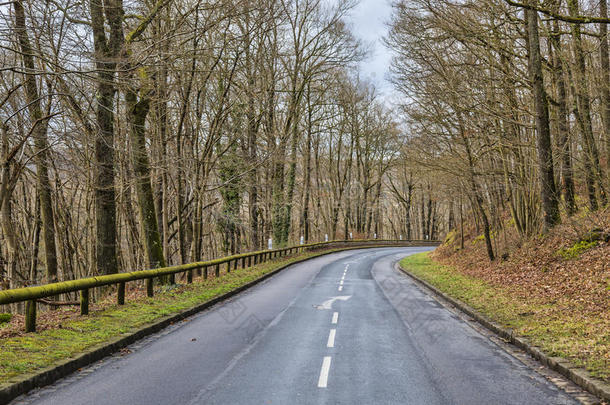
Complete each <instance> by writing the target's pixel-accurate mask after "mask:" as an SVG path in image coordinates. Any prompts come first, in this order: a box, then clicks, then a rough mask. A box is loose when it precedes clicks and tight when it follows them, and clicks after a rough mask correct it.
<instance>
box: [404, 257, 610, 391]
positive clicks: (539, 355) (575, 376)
mask: <svg viewBox="0 0 610 405" xmlns="http://www.w3.org/2000/svg"><path fill="white" fill-rule="evenodd" d="M396 267H397V269H399V270H400V271H401V272H402V273H404V274H405V275H407V276H408V277H410V278H411V279H412V280H413V281H414V282H415V283H416V284H417V285H418V286H420V287H423V288H424V289H427V290H429V291H431V292H432V293H434V295H436V296H438V297H440V298H442V299H443V300H445V301H446V302H448V303H449V304H451V305H452V306H454V307H455V308H457V309H458V310H460V311H462V312H463V313H465V314H466V315H468V316H469V317H471V318H473V319H474V320H475V321H476V322H478V323H479V324H481V325H482V326H484V327H485V328H487V329H488V330H490V331H491V332H493V333H495V334H496V335H498V337H500V338H501V339H503V340H504V341H508V342H509V343H512V344H513V345H515V346H516V347H518V348H519V349H521V350H523V351H524V352H526V353H527V354H529V355H530V356H532V357H533V358H534V359H536V360H538V361H539V362H540V363H542V364H544V365H545V366H547V367H548V368H550V369H552V370H554V371H557V372H558V373H560V374H561V375H563V376H564V377H566V378H567V379H569V380H570V381H572V382H573V383H575V384H576V385H578V386H579V387H581V388H583V389H585V390H587V391H588V392H590V393H591V394H593V395H595V396H597V397H599V398H601V400H602V401H610V384H608V383H606V382H604V381H601V380H598V379H595V378H593V377H591V376H590V375H589V373H588V372H587V371H586V370H585V369H584V368H582V367H577V366H575V365H574V364H572V363H570V362H569V361H568V360H566V359H564V358H562V357H551V356H547V355H546V354H545V353H544V352H542V351H541V350H540V349H539V348H538V347H536V346H533V345H531V344H530V343H529V342H528V341H527V339H525V338H523V337H520V336H516V335H515V334H514V332H513V331H512V330H511V329H507V328H504V327H502V326H500V325H498V324H497V323H495V322H493V321H491V320H490V319H488V318H487V317H486V316H484V315H482V314H480V313H478V312H477V311H475V310H474V309H473V308H471V307H470V306H468V305H467V304H465V303H463V302H462V301H460V300H457V299H455V298H453V297H450V296H449V295H447V294H445V293H444V292H443V291H441V290H439V289H438V288H436V287H435V286H433V285H432V284H430V283H428V282H427V281H425V280H423V279H421V278H420V277H418V276H416V275H414V274H412V273H410V272H409V270H407V269H405V268H403V267H402V266H401V265H400V264H399V263H397V264H396ZM435 298H436V297H435Z"/></svg>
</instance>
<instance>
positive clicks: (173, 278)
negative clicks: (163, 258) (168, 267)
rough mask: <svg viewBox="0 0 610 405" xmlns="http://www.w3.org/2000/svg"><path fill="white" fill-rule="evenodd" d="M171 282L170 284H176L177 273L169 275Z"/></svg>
mask: <svg viewBox="0 0 610 405" xmlns="http://www.w3.org/2000/svg"><path fill="white" fill-rule="evenodd" d="M169 284H170V285H174V284H176V273H172V274H170V275H169Z"/></svg>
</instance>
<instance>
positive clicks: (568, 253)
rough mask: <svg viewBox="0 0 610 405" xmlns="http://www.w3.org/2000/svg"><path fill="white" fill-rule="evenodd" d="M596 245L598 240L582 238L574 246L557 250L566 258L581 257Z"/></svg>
mask: <svg viewBox="0 0 610 405" xmlns="http://www.w3.org/2000/svg"><path fill="white" fill-rule="evenodd" d="M596 246H597V242H596V241H586V240H581V241H580V242H577V243H576V244H574V246H572V247H569V248H564V249H559V250H558V251H557V254H558V255H559V256H561V257H563V258H564V259H566V260H572V259H577V258H578V257H580V255H581V254H583V253H584V252H586V251H587V250H589V249H592V248H594V247H596Z"/></svg>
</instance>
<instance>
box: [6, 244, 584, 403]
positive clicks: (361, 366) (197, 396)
mask: <svg viewBox="0 0 610 405" xmlns="http://www.w3.org/2000/svg"><path fill="white" fill-rule="evenodd" d="M428 249H429V248H378V249H366V250H354V251H349V252H341V253H335V254H332V255H328V256H322V257H319V258H316V259H312V260H310V261H307V262H304V263H301V264H296V265H293V266H291V268H289V269H286V270H285V271H283V272H281V273H279V274H278V275H276V276H274V277H272V278H270V279H268V280H267V281H265V282H263V283H261V284H259V285H257V286H256V287H254V288H252V289H250V290H248V291H246V292H244V293H242V294H240V295H238V296H236V297H235V298H234V299H232V300H230V301H228V302H225V303H223V304H219V305H217V306H215V307H213V308H211V309H210V310H208V311H205V312H203V313H201V314H199V315H197V316H194V317H192V318H190V319H189V320H187V321H185V322H181V323H180V324H179V325H175V326H173V327H171V328H168V329H166V330H164V331H163V332H162V333H159V334H157V335H154V336H151V337H150V338H148V339H145V340H143V341H141V342H139V343H138V344H136V345H133V346H131V347H130V348H129V349H130V350H129V352H128V353H123V354H117V355H116V356H112V357H110V358H108V359H106V360H104V361H102V362H99V363H97V364H95V365H93V366H91V367H89V368H87V369H84V370H82V371H81V372H79V373H76V374H74V375H72V376H70V377H68V378H66V379H64V380H61V381H59V382H58V383H56V384H54V385H52V386H50V387H47V388H44V389H42V390H39V391H34V392H32V393H30V394H29V395H28V396H24V397H21V398H18V399H17V400H15V401H14V403H19V404H58V405H66V404H87V405H91V404H94V405H97V404H108V405H117V404H143V405H144V404H146V405H151V404H355V403H361V404H426V405H433V404H469V405H474V404H577V403H578V402H577V401H576V400H575V399H573V398H572V397H570V396H568V395H567V394H566V393H565V392H564V391H562V390H560V389H558V388H557V387H556V386H555V385H553V384H551V383H549V382H548V381H547V380H546V379H545V378H543V377H542V376H541V375H540V374H538V373H537V372H535V371H533V370H532V369H531V368H530V367H528V366H526V365H525V364H523V363H522V362H520V361H519V360H517V359H516V358H514V357H512V356H511V355H510V354H508V353H507V352H506V351H505V350H503V349H502V348H501V347H500V346H498V345H496V344H495V343H493V341H492V340H490V339H489V338H488V337H486V336H485V335H483V334H480V333H479V332H477V331H476V330H475V329H474V328H472V327H471V326H470V325H469V324H468V323H467V322H465V321H463V320H462V319H461V318H460V317H457V316H456V315H455V314H454V313H453V312H450V311H449V310H447V309H446V308H445V307H443V306H442V305H440V304H439V303H437V301H435V300H434V299H433V298H431V297H430V296H428V295H427V294H426V293H424V292H423V291H422V290H420V289H419V288H418V287H417V286H416V285H415V284H413V282H412V281H410V280H409V279H408V278H406V277H405V276H404V275H402V274H399V273H398V272H397V270H396V269H395V267H394V264H395V263H396V261H397V260H398V259H400V258H401V257H404V256H406V255H408V254H412V253H416V252H420V251H423V250H428Z"/></svg>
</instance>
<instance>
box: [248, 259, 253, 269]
mask: <svg viewBox="0 0 610 405" xmlns="http://www.w3.org/2000/svg"><path fill="white" fill-rule="evenodd" d="M251 266H252V256H248V267H251Z"/></svg>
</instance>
